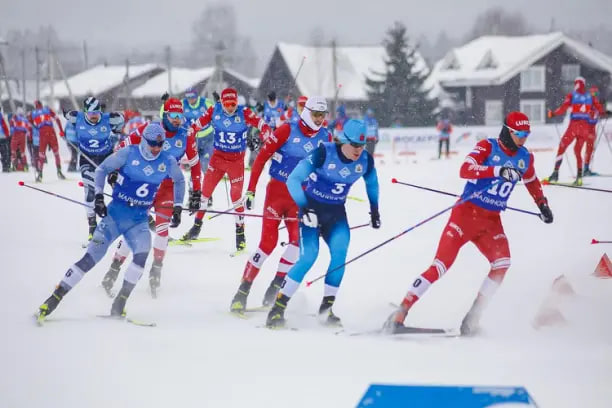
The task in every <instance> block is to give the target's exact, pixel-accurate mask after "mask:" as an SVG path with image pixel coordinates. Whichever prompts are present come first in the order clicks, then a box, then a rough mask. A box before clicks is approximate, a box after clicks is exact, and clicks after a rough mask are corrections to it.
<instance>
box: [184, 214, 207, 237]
mask: <svg viewBox="0 0 612 408" xmlns="http://www.w3.org/2000/svg"><path fill="white" fill-rule="evenodd" d="M201 230H202V220H198V219H197V218H196V220H195V221H194V223H193V226H192V227H191V228H190V229H189V231H187V232H186V233H185V235H183V237H182V238H181V240H182V241H189V240H192V239H197V238H198V236H199V235H200V231H201Z"/></svg>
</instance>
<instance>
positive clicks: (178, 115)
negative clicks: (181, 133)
mask: <svg viewBox="0 0 612 408" xmlns="http://www.w3.org/2000/svg"><path fill="white" fill-rule="evenodd" d="M166 114H167V115H168V117H169V118H170V119H183V114H182V113H180V112H167V113H166Z"/></svg>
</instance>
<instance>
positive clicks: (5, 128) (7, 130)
mask: <svg viewBox="0 0 612 408" xmlns="http://www.w3.org/2000/svg"><path fill="white" fill-rule="evenodd" d="M0 123H1V124H2V130H3V131H4V134H5V135H7V136H9V135H10V133H9V128H8V127H7V126H6V121H5V120H4V118H3V117H0Z"/></svg>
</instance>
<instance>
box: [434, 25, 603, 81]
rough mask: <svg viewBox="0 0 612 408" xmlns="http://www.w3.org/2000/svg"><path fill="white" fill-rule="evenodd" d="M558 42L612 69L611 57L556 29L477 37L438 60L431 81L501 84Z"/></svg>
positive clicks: (580, 56) (595, 64)
mask: <svg viewBox="0 0 612 408" xmlns="http://www.w3.org/2000/svg"><path fill="white" fill-rule="evenodd" d="M559 46H563V47H564V50H565V51H567V52H568V53H570V54H573V55H575V56H576V57H577V58H578V59H580V60H581V61H583V62H584V63H585V64H587V65H590V66H593V67H595V68H598V69H601V70H604V71H608V72H612V58H610V57H608V56H607V55H605V54H603V53H601V52H599V51H597V50H595V49H593V48H591V47H589V46H588V45H586V44H583V43H580V42H578V41H575V40H572V39H571V38H569V37H567V36H565V35H564V34H563V33H560V32H556V33H550V34H537V35H527V36H520V37H506V36H483V37H480V38H477V39H475V40H473V41H470V42H469V43H467V44H465V45H463V46H461V47H458V48H455V49H453V50H451V51H449V52H448V53H447V54H446V55H445V56H444V58H442V59H441V60H439V61H438V62H436V64H435V65H434V68H433V71H432V75H431V76H430V78H429V80H430V81H429V82H430V84H432V85H434V83H437V84H440V85H442V86H447V87H459V86H487V85H501V84H503V83H505V82H507V81H508V80H509V79H511V78H512V77H514V76H515V75H517V74H518V73H520V72H521V71H523V70H524V69H526V68H527V67H529V66H531V65H533V64H534V63H535V62H537V61H538V60H539V59H541V58H543V57H544V56H546V55H547V54H548V53H550V52H551V51H553V50H554V49H556V48H557V47H559ZM434 86H438V85H434Z"/></svg>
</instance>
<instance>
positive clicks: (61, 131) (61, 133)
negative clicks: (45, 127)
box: [59, 129, 66, 137]
mask: <svg viewBox="0 0 612 408" xmlns="http://www.w3.org/2000/svg"><path fill="white" fill-rule="evenodd" d="M59 135H60V137H66V133H64V131H63V130H61V129H60V131H59Z"/></svg>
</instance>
